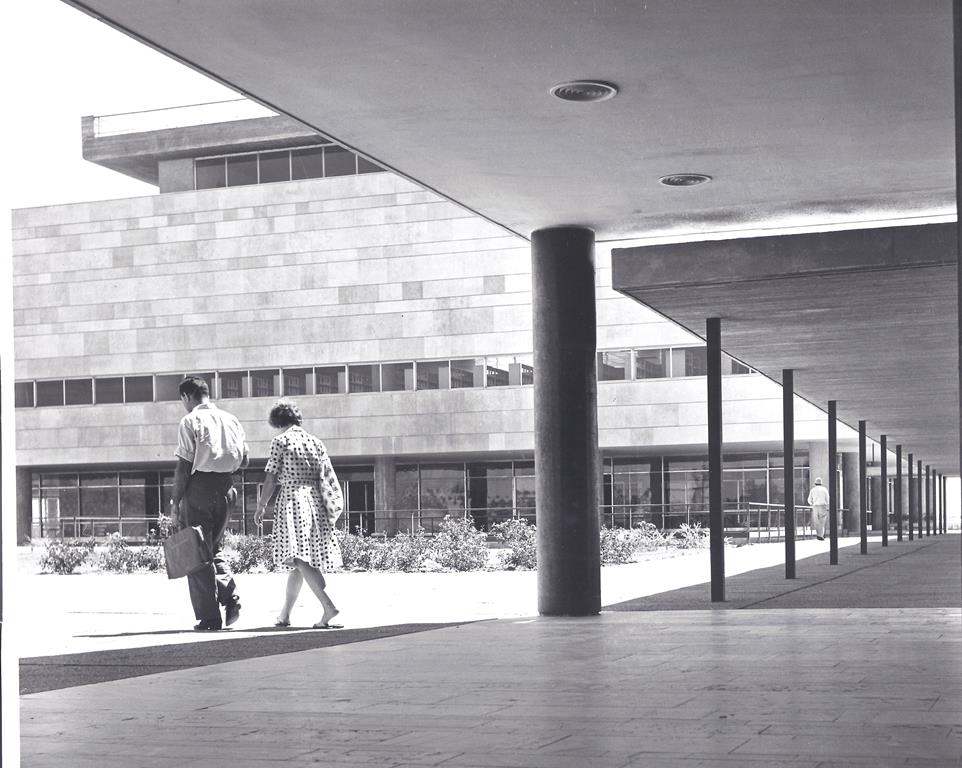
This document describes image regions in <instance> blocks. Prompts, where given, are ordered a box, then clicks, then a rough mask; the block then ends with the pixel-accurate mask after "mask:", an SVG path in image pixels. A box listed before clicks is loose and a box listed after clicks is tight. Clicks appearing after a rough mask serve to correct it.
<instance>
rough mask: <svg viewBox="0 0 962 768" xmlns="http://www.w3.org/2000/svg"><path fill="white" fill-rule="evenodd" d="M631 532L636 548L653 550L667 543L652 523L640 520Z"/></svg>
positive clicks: (645, 550)
mask: <svg viewBox="0 0 962 768" xmlns="http://www.w3.org/2000/svg"><path fill="white" fill-rule="evenodd" d="M631 532H632V539H633V541H634V543H635V549H636V550H641V551H642V552H653V551H655V550H656V549H659V548H660V547H663V546H665V545H666V544H667V542H666V540H665V537H664V535H663V534H662V533H661V531H659V530H658V526H656V525H655V524H654V523H649V522H648V521H642V522H640V523H637V524H636V525H635V527H634V528H633V529H632V531H631Z"/></svg>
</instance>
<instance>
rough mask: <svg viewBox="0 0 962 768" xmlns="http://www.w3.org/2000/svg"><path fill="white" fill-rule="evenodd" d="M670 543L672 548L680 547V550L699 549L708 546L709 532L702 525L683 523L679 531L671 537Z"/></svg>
mask: <svg viewBox="0 0 962 768" xmlns="http://www.w3.org/2000/svg"><path fill="white" fill-rule="evenodd" d="M670 541H671V544H672V546H675V547H678V549H697V548H699V547H707V546H708V541H709V535H708V531H706V530H704V529H703V528H702V527H701V523H695V524H694V525H688V523H682V524H681V525H679V526H678V530H677V531H675V532H674V533H673V534H672V535H671V539H670Z"/></svg>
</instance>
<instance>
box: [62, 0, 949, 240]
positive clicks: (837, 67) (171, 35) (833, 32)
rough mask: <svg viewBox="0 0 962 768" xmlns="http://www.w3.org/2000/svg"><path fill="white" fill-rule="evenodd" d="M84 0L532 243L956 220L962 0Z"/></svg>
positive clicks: (80, 4) (162, 47) (85, 6)
mask: <svg viewBox="0 0 962 768" xmlns="http://www.w3.org/2000/svg"><path fill="white" fill-rule="evenodd" d="M71 4H73V5H75V6H77V7H78V8H81V9H84V10H87V11H88V12H90V13H92V14H94V15H95V16H100V17H102V18H103V19H104V20H106V21H107V22H108V23H110V24H113V25H115V26H117V27H119V28H120V29H122V30H124V31H125V32H127V33H129V34H131V35H133V36H135V37H137V38H139V39H141V40H143V41H145V42H147V43H149V44H151V45H153V46H155V47H157V48H159V49H160V50H163V51H165V52H167V53H169V54H170V55H172V56H174V57H175V58H178V59H180V60H181V61H184V62H186V63H188V64H190V65H192V66H194V67H195V68H198V69H200V70H201V71H203V72H206V73H208V74H211V75H212V76H213V77H215V78H217V79H219V80H221V81H222V82H224V83H226V84H227V85H229V86H232V87H234V88H236V89H238V90H239V91H241V92H243V93H245V94H247V95H249V96H251V97H252V98H254V99H256V100H258V101H261V102H263V103H264V104H266V105H267V106H270V107H272V108H275V109H276V110H278V111H281V112H284V113H287V114H289V115H291V116H293V117H296V118H298V119H299V120H301V121H304V122H305V123H307V124H309V125H310V126H311V127H313V128H315V129H317V130H318V131H320V132H321V133H324V134H325V135H328V136H330V137H331V138H333V139H334V140H336V141H338V142H340V143H343V144H345V145H347V146H350V147H352V148H354V149H357V150H358V151H360V152H361V153H363V154H366V155H368V156H369V157H371V159H373V160H375V161H376V162H378V163H380V164H382V165H386V166H387V167H390V168H393V169H396V170H398V171H399V172H400V173H402V174H403V175H405V176H408V177H409V178H412V179H413V180H414V181H416V182H418V183H420V184H423V185H424V186H427V187H429V188H431V189H434V190H436V191H438V192H439V193H440V194H442V195H444V196H446V197H448V198H450V199H452V200H454V201H455V202H458V203H460V204H462V205H464V206H465V207H467V208H469V209H470V210H472V211H475V212H476V213H479V214H481V215H482V216H485V217H487V218H489V219H490V220H492V221H495V222H497V223H499V224H501V225H503V226H504V227H506V228H508V229H510V230H511V231H513V232H516V233H518V234H519V235H521V236H523V237H527V236H528V235H529V234H530V233H531V232H532V231H533V230H535V229H540V228H542V227H550V226H556V225H584V226H588V227H591V228H592V229H594V230H595V233H596V237H597V239H599V240H613V239H621V238H629V237H638V236H648V235H651V234H652V233H657V232H700V231H710V230H718V229H726V228H738V227H742V228H744V227H746V226H757V225H760V224H765V223H771V222H785V221H787V220H791V221H797V220H798V218H799V216H803V217H807V218H808V219H809V220H815V221H822V220H825V219H826V218H832V219H839V218H840V219H842V220H846V221H860V220H866V219H878V218H888V217H892V216H900V215H906V214H917V213H931V212H932V211H938V212H942V213H944V212H948V211H951V210H953V209H954V171H953V163H952V157H953V141H954V139H953V101H952V94H953V86H952V6H951V1H950V0H917V1H916V2H913V1H912V0H845V1H844V2H839V0H765V2H759V1H758V0H721V1H719V0H646V2H640V0H591V2H582V1H581V0H484V2H462V1H461V0H391V1H388V0H318V2H295V1H294V0H280V1H279V0H246V1H244V2H238V1H237V0H191V1H189V2H183V0H149V2H147V1H146V0H141V1H139V2H131V0H85V2H74V3H71ZM578 78H587V79H595V80H604V81H610V82H612V83H614V84H615V85H617V86H618V88H619V89H620V92H619V94H618V95H617V96H616V97H615V98H614V99H611V100H609V101H605V102H601V103H595V104H584V103H570V102H563V101H560V100H558V99H556V98H554V97H552V96H550V95H549V94H548V89H549V88H550V87H551V86H553V85H555V84H557V83H559V82H562V81H567V80H571V79H578ZM682 172H699V173H704V174H708V175H710V176H712V177H713V179H714V180H713V181H712V182H711V183H709V184H705V185H702V186H700V187H690V188H681V189H679V188H675V189H672V188H666V187H664V186H662V185H661V184H659V183H658V179H659V178H660V177H662V176H664V175H666V174H672V173H682Z"/></svg>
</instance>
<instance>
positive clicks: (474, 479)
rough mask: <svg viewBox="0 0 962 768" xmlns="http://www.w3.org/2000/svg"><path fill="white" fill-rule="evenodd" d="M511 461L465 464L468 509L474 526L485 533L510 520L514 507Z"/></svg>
mask: <svg viewBox="0 0 962 768" xmlns="http://www.w3.org/2000/svg"><path fill="white" fill-rule="evenodd" d="M512 475H513V472H512V468H511V462H510V461H509V462H505V463H501V464H470V465H468V508H469V511H470V513H471V516H472V518H473V519H474V524H475V527H477V528H478V529H479V530H488V529H489V528H490V527H491V526H492V525H494V524H495V523H500V522H503V521H505V520H510V519H511V517H512V510H513V508H514V480H513V478H512Z"/></svg>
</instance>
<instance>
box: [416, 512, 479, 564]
mask: <svg viewBox="0 0 962 768" xmlns="http://www.w3.org/2000/svg"><path fill="white" fill-rule="evenodd" d="M486 539H487V536H485V534H484V533H483V532H482V531H479V530H476V529H475V527H474V524H473V523H472V522H471V521H470V520H468V519H466V518H453V517H451V516H450V515H445V516H444V520H442V521H441V525H440V530H439V531H438V534H437V536H435V537H434V541H432V542H431V549H430V555H429V556H430V557H431V559H432V560H434V561H435V562H436V563H437V564H438V565H440V566H441V567H442V568H450V569H451V570H453V571H474V570H478V569H480V568H483V567H484V566H485V565H486V564H487V562H488V545H487V542H486Z"/></svg>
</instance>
